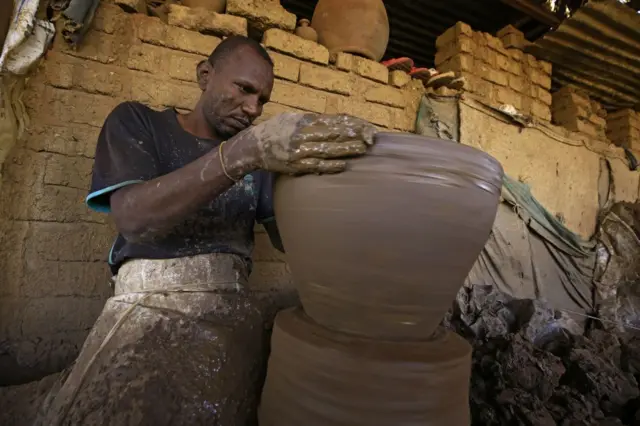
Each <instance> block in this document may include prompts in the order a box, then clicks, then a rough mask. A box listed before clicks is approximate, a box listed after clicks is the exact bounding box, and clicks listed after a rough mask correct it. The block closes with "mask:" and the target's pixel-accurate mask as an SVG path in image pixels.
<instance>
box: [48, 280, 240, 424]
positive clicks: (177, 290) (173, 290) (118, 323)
mask: <svg viewBox="0 0 640 426" xmlns="http://www.w3.org/2000/svg"><path fill="white" fill-rule="evenodd" d="M237 284H238V283H237V282H235V281H234V282H222V283H216V285H217V286H227V285H233V286H237ZM220 290H221V289H220V288H215V289H212V288H210V287H197V286H194V287H189V286H184V287H173V288H171V287H170V288H165V289H161V290H148V291H137V292H130V293H124V294H122V295H119V296H124V295H127V294H142V295H143V296H142V297H141V298H140V299H138V300H136V301H135V303H133V304H132V305H131V306H129V307H128V308H127V310H125V311H124V313H123V314H122V316H120V318H118V321H116V323H115V324H114V325H113V327H111V330H109V333H107V335H106V336H105V338H104V340H103V341H102V343H101V344H100V346H99V347H98V349H97V350H96V351H95V353H94V354H93V356H92V357H91V359H89V362H87V364H86V365H85V367H84V369H83V370H82V373H81V374H80V379H79V380H78V385H77V386H76V387H75V388H74V389H73V393H72V394H71V398H70V399H69V402H68V403H67V405H66V407H65V409H64V411H63V414H62V416H61V417H60V420H59V421H58V423H57V425H58V426H62V422H63V421H64V420H65V419H66V418H67V415H68V414H69V410H71V407H72V406H73V403H74V402H75V400H76V397H77V396H78V393H79V392H80V388H82V385H83V383H84V380H85V378H86V377H87V374H88V373H89V370H90V369H91V367H92V366H93V364H94V363H95V361H96V359H98V355H100V353H102V351H103V350H104V348H105V347H106V346H107V345H108V344H109V342H110V341H111V339H112V338H113V336H114V335H115V334H116V332H117V331H118V330H119V329H120V327H122V324H124V322H125V320H126V319H127V318H128V317H129V315H130V314H131V312H133V310H134V309H135V308H136V307H138V306H140V304H141V303H142V302H144V301H145V300H147V299H148V298H149V297H151V296H153V295H158V294H165V295H167V294H177V293H217V292H219V291H220ZM124 303H126V302H124Z"/></svg>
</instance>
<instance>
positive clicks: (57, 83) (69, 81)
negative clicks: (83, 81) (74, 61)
mask: <svg viewBox="0 0 640 426" xmlns="http://www.w3.org/2000/svg"><path fill="white" fill-rule="evenodd" d="M44 74H45V77H46V81H47V83H48V84H50V85H51V86H53V87H59V88H61V89H70V88H71V87H72V86H73V65H71V64H62V63H59V62H56V61H46V62H45V67H44Z"/></svg>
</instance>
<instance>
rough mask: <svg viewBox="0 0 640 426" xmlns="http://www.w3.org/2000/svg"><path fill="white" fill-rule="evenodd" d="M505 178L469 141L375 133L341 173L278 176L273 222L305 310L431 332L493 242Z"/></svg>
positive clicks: (332, 322) (338, 322)
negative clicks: (366, 147)
mask: <svg viewBox="0 0 640 426" xmlns="http://www.w3.org/2000/svg"><path fill="white" fill-rule="evenodd" d="M502 175H503V172H502V167H501V166H500V163H499V162H498V161H497V160H495V159H494V158H493V157H491V156H490V155H488V154H486V153H484V152H482V151H480V150H478V149H475V148H472V147H470V146H466V145H462V144H459V143H456V142H451V141H445V140H439V139H432V138H427V137H423V136H417V135H413V134H408V133H379V134H377V135H376V143H375V145H374V146H373V147H372V149H371V150H370V151H369V152H368V153H367V154H366V155H365V156H363V157H360V158H356V159H352V160H350V162H349V169H348V170H347V171H345V172H343V173H338V174H333V175H320V176H318V175H306V176H299V177H289V176H282V177H280V178H278V180H277V181H276V187H275V212H276V218H277V220H278V228H279V230H280V234H281V236H282V241H283V244H284V248H285V250H286V253H287V262H288V264H289V266H290V268H291V273H292V276H293V281H294V283H295V285H296V288H297V289H298V293H299V294H300V300H301V302H302V306H303V307H304V310H305V312H306V313H307V314H308V315H309V316H310V317H311V318H313V320H314V321H316V322H317V323H319V324H320V325H322V326H325V327H328V328H331V329H333V330H339V331H343V332H345V333H351V334H354V335H359V336H366V337H369V338H374V339H375V338H380V339H389V340H424V339H428V338H429V337H430V336H431V334H432V333H433V332H434V330H435V329H436V327H437V326H438V324H439V323H440V321H441V320H442V318H443V317H444V314H445V313H446V312H447V310H448V309H449V307H450V306H451V303H452V302H453V300H454V299H455V297H456V294H457V293H458V290H459V289H460V287H462V285H463V283H464V279H465V277H466V276H467V274H468V273H469V271H470V270H471V267H472V266H473V264H474V262H475V261H476V259H477V257H478V255H479V254H480V252H481V250H482V248H483V247H484V245H485V243H486V241H487V239H488V238H489V234H490V232H491V227H492V225H493V221H494V219H495V215H496V211H497V208H498V202H499V197H500V190H501V187H502Z"/></svg>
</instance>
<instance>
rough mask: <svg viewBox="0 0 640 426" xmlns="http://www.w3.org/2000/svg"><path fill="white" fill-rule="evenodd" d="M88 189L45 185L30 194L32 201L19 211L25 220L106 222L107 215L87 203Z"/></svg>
mask: <svg viewBox="0 0 640 426" xmlns="http://www.w3.org/2000/svg"><path fill="white" fill-rule="evenodd" d="M86 196H87V190H86V189H78V188H71V187H64V186H57V185H44V186H43V188H42V190H41V191H35V192H32V193H30V194H28V197H29V199H30V200H31V201H30V203H28V204H27V209H26V210H25V211H22V212H19V214H21V215H22V217H19V218H20V219H25V220H38V221H45V222H92V223H103V224H104V223H106V221H107V216H106V215H104V214H100V213H96V212H93V211H91V210H90V209H89V208H88V207H87V206H86V205H85V204H84V199H85V198H86Z"/></svg>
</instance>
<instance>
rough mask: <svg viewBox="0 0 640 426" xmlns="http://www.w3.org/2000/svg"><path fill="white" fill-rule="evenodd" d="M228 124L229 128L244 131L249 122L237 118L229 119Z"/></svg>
mask: <svg viewBox="0 0 640 426" xmlns="http://www.w3.org/2000/svg"><path fill="white" fill-rule="evenodd" d="M229 123H230V124H231V127H233V128H235V129H239V130H244V129H246V128H247V127H249V126H250V125H251V122H250V121H249V120H247V119H243V118H237V117H229Z"/></svg>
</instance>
